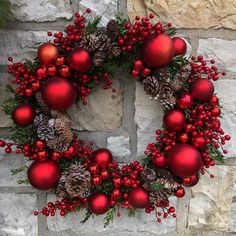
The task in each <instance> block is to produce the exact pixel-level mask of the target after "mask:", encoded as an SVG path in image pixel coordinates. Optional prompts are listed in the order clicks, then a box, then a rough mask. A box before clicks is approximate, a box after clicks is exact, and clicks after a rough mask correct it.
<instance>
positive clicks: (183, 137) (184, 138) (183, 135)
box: [178, 133, 189, 143]
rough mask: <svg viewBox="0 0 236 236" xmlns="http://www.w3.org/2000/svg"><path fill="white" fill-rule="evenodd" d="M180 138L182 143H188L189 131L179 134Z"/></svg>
mask: <svg viewBox="0 0 236 236" xmlns="http://www.w3.org/2000/svg"><path fill="white" fill-rule="evenodd" d="M178 140H179V141H180V142H181V143H187V142H188V141H189V136H188V134H187V133H181V134H179V136H178Z"/></svg>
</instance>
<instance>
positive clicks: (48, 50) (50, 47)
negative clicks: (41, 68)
mask: <svg viewBox="0 0 236 236" xmlns="http://www.w3.org/2000/svg"><path fill="white" fill-rule="evenodd" d="M58 54H59V51H58V48H57V47H56V45H54V44H52V43H44V44H42V45H40V46H39V48H38V59H39V61H40V62H41V64H44V65H48V64H50V63H52V62H53V61H54V60H55V59H56V58H57V56H58Z"/></svg>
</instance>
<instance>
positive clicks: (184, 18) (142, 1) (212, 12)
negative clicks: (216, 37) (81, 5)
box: [127, 0, 236, 30]
mask: <svg viewBox="0 0 236 236" xmlns="http://www.w3.org/2000/svg"><path fill="white" fill-rule="evenodd" d="M127 8H128V14H129V16H130V17H131V18H134V17H135V16H136V15H141V16H143V15H144V16H145V15H146V14H148V13H151V12H152V13H155V14H156V15H157V16H158V17H159V18H160V19H161V20H163V21H165V22H166V21H168V22H173V23H174V25H175V26H177V27H179V28H204V29H208V28H220V27H223V28H228V29H234V30H235V29H236V5H235V2H234V1H232V0H214V1H212V0H204V1H202V0H195V1H192V0H170V1H166V0H127Z"/></svg>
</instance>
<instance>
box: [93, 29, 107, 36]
mask: <svg viewBox="0 0 236 236" xmlns="http://www.w3.org/2000/svg"><path fill="white" fill-rule="evenodd" d="M100 34H106V28H105V27H99V28H97V29H96V30H95V32H94V33H93V35H95V36H98V35H100Z"/></svg>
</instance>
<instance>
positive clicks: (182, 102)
mask: <svg viewBox="0 0 236 236" xmlns="http://www.w3.org/2000/svg"><path fill="white" fill-rule="evenodd" d="M177 104H178V106H179V107H180V108H181V109H188V108H190V107H191V106H192V105H193V96H192V95H191V94H189V93H184V94H182V95H181V96H180V97H179V98H178V100H177Z"/></svg>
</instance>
